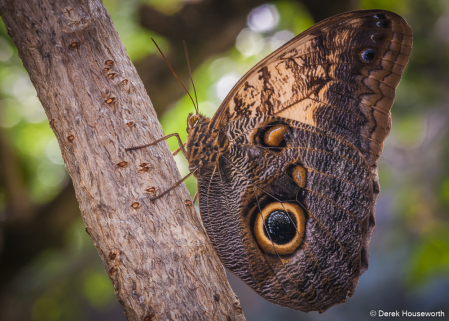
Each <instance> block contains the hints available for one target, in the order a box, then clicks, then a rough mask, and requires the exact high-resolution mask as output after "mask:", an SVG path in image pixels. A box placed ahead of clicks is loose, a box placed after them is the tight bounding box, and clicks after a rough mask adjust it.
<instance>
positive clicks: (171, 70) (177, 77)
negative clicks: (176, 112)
mask: <svg viewBox="0 0 449 321" xmlns="http://www.w3.org/2000/svg"><path fill="white" fill-rule="evenodd" d="M151 40H152V41H153V42H154V44H155V45H156V47H157V50H159V52H160V53H161V55H162V57H163V58H164V60H165V62H166V63H167V65H168V67H169V68H170V70H171V72H172V73H173V75H175V77H176V79H178V81H179V82H180V83H181V86H182V87H183V88H184V89H185V91H186V93H187V95H189V97H190V100H191V101H192V103H193V106H195V102H194V101H193V98H192V96H190V93H189V91H188V90H187V88H186V86H184V84H183V83H182V81H181V79H179V77H178V76H177V75H176V73H175V71H174V70H173V68H172V67H171V66H170V64H169V62H168V60H167V58H165V56H164V54H163V53H162V50H161V48H159V46H158V45H157V43H156V41H154V39H153V38H151ZM196 108H197V107H196V106H195V109H196Z"/></svg>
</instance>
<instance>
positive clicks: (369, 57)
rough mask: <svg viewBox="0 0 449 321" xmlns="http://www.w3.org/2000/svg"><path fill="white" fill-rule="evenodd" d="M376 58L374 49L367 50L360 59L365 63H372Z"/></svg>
mask: <svg viewBox="0 0 449 321" xmlns="http://www.w3.org/2000/svg"><path fill="white" fill-rule="evenodd" d="M375 56H376V52H375V51H374V50H373V49H366V50H365V51H363V52H362V53H361V55H360V57H361V58H362V60H363V61H364V62H371V61H373V59H374V57H375Z"/></svg>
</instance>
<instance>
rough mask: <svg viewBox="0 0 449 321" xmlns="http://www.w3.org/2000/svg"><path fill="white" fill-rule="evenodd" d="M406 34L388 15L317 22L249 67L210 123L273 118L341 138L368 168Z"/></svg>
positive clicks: (384, 130)
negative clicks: (327, 132)
mask: <svg viewBox="0 0 449 321" xmlns="http://www.w3.org/2000/svg"><path fill="white" fill-rule="evenodd" d="M411 46H412V30H411V28H410V26H409V25H408V24H407V23H406V21H405V20H404V19H403V18H402V17H400V16H398V15H396V14H394V13H392V12H388V11H383V10H366V11H353V12H348V13H343V14H340V15H337V16H334V17H332V18H329V19H327V20H324V21H322V22H321V23H318V24H317V25H315V26H313V27H312V28H310V29H309V30H307V31H305V32H304V33H302V34H300V35H299V36H297V37H296V38H294V39H292V40H291V41H290V42H288V43H287V44H285V45H284V46H283V47H281V48H280V49H278V50H277V51H275V52H274V53H272V54H271V55H269V56H268V57H267V58H265V59H264V60H262V61H261V62H260V63H258V64H257V65H256V66H255V67H254V68H252V69H251V70H250V71H249V72H248V73H247V74H246V75H245V76H244V77H243V78H242V79H241V80H240V81H239V82H238V83H237V84H236V85H235V87H234V88H233V89H232V90H231V92H230V93H229V94H228V96H227V97H226V99H225V100H224V101H223V103H222V104H221V106H220V107H219V109H218V111H217V113H216V114H215V116H214V118H213V119H212V122H211V126H214V127H215V128H221V127H222V126H223V125H225V124H226V123H229V122H231V121H234V120H237V119H240V118H251V117H260V116H267V115H278V116H280V117H284V118H289V119H293V120H296V121H299V122H301V123H304V124H308V125H311V126H314V127H317V128H319V129H323V130H326V131H330V132H332V133H335V134H337V135H340V136H342V137H344V138H345V139H347V140H348V141H349V142H351V143H352V144H353V145H354V146H355V147H356V148H358V149H359V150H360V151H361V152H362V154H363V155H364V157H365V158H366V159H367V161H368V163H369V164H370V165H372V164H374V163H375V161H376V160H377V159H378V158H379V156H380V153H381V152H382V145H383V141H384V140H385V138H386V136H387V135H388V133H389V131H390V127H391V118H390V109H391V106H392V104H393V101H394V97H395V88H396V86H397V85H398V83H399V80H400V78H401V75H402V73H403V71H404V68H405V66H406V64H407V62H408V58H409V54H410V51H411Z"/></svg>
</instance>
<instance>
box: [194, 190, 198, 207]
mask: <svg viewBox="0 0 449 321" xmlns="http://www.w3.org/2000/svg"><path fill="white" fill-rule="evenodd" d="M197 198H198V191H196V192H195V196H193V204H195V202H196V199H197Z"/></svg>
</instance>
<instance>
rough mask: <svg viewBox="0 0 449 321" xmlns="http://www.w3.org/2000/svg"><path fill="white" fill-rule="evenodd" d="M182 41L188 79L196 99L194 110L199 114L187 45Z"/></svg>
mask: <svg viewBox="0 0 449 321" xmlns="http://www.w3.org/2000/svg"><path fill="white" fill-rule="evenodd" d="M182 43H183V44H184V51H185V52H186V59H187V67H189V75H190V81H191V82H192V86H193V92H194V93H195V100H196V106H195V110H196V114H197V115H198V114H199V109H198V97H197V95H196V89H195V84H194V83H193V78H192V70H191V69H190V62H189V54H188V52H187V45H186V42H185V41H184V40H183V41H182Z"/></svg>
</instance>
